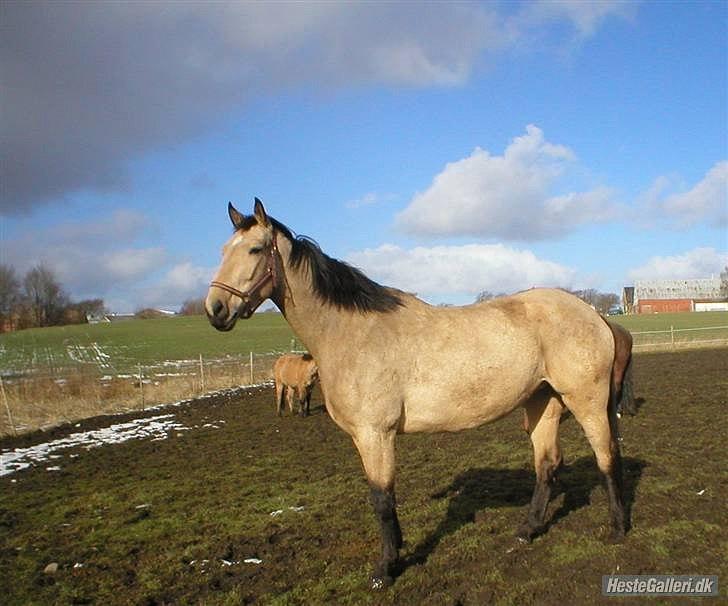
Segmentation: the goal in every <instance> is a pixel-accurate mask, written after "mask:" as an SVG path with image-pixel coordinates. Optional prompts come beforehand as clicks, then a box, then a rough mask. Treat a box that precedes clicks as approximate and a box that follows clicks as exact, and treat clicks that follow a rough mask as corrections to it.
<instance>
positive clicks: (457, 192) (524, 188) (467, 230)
mask: <svg viewBox="0 0 728 606" xmlns="http://www.w3.org/2000/svg"><path fill="white" fill-rule="evenodd" d="M575 160H576V157H575V155H574V153H573V152H572V151H571V150H570V149H569V148H568V147H565V146H563V145H554V144H552V143H549V142H548V141H546V140H545V138H544V135H543V132H542V131H541V129H539V128H538V127H536V126H533V125H529V126H527V127H526V134H524V135H522V136H520V137H516V138H515V139H514V140H513V141H512V142H511V144H510V145H509V146H508V147H507V148H506V150H505V152H504V154H503V155H502V156H493V155H491V154H490V153H489V152H487V151H485V150H483V149H480V148H477V149H476V150H475V151H474V152H473V153H472V154H471V155H470V156H469V157H467V158H464V159H462V160H458V161H456V162H452V163H449V164H447V165H446V166H445V168H444V170H443V171H442V172H441V173H439V174H438V175H436V176H435V178H434V179H433V181H432V185H431V186H430V187H429V188H428V189H427V190H426V191H424V192H422V193H418V194H416V195H415V196H414V198H413V199H412V201H411V202H410V204H409V206H407V208H405V210H404V211H402V212H401V213H400V214H399V215H398V216H397V219H396V222H397V225H398V226H399V227H400V228H401V229H402V230H404V231H406V232H409V233H412V234H416V235H423V236H454V235H470V236H485V237H487V236H494V237H500V238H505V239H513V240H515V239H521V240H526V239H534V238H548V237H553V236H558V235H562V234H564V233H566V232H568V231H570V230H572V229H574V228H575V227H577V226H578V225H581V224H584V223H589V222H595V221H605V220H608V219H610V218H612V216H613V215H614V213H615V209H616V203H615V202H614V201H613V196H614V194H613V192H612V191H611V190H609V189H608V188H605V187H601V188H598V189H595V190H593V191H587V192H575V193H568V194H564V195H559V196H555V197H552V196H551V195H550V192H551V189H552V186H553V185H554V183H555V182H556V181H557V180H558V178H559V177H561V176H562V175H564V173H565V172H566V170H567V169H568V167H569V166H570V165H571V164H572V163H574V161H575Z"/></svg>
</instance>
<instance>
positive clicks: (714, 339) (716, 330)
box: [632, 325, 728, 352]
mask: <svg viewBox="0 0 728 606" xmlns="http://www.w3.org/2000/svg"><path fill="white" fill-rule="evenodd" d="M632 337H633V338H634V345H633V349H634V350H635V351H643V352H646V351H665V350H674V349H690V348H700V347H728V325H727V326H701V327H697V328H675V327H673V326H670V328H669V329H665V330H644V331H635V332H633V333H632Z"/></svg>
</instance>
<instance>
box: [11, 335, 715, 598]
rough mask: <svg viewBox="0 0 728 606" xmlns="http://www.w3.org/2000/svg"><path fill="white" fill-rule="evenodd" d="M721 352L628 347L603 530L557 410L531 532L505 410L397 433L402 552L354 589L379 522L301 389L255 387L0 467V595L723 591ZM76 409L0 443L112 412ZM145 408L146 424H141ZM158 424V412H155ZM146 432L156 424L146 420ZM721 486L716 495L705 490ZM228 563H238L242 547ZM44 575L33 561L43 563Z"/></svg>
mask: <svg viewBox="0 0 728 606" xmlns="http://www.w3.org/2000/svg"><path fill="white" fill-rule="evenodd" d="M727 367H728V349H716V350H698V351H681V352H674V353H653V354H640V355H639V356H637V357H636V365H635V395H636V396H637V397H638V398H640V399H641V401H642V402H643V403H642V406H641V408H640V410H639V413H638V415H637V416H636V417H625V418H623V419H622V420H621V422H620V423H621V432H622V435H623V442H622V452H623V455H624V464H625V485H626V500H627V503H628V504H629V506H630V509H631V519H632V529H631V531H630V532H629V533H628V534H627V537H626V539H625V541H624V543H623V544H621V545H611V544H608V543H606V542H605V541H604V538H605V536H606V533H607V530H608V512H607V498H606V495H605V491H604V489H603V488H602V485H601V480H600V477H599V474H598V472H597V469H596V465H595V461H594V456H593V453H592V452H591V450H590V448H589V446H588V444H587V442H586V439H585V437H584V434H583V431H582V430H581V428H579V427H578V425H577V424H576V423H575V421H574V419H573V418H571V419H568V420H566V421H565V422H564V423H563V424H562V425H561V435H562V446H563V450H564V456H565V462H566V468H565V469H564V471H563V473H562V474H561V475H560V476H559V481H558V483H557V488H556V489H555V492H554V496H553V500H552V502H551V505H550V507H549V513H548V519H549V528H548V531H547V532H546V533H545V534H544V535H543V536H540V537H539V538H537V539H536V540H535V541H534V542H533V543H532V544H531V545H525V546H524V545H518V544H517V543H516V541H515V540H514V533H515V531H516V528H517V527H518V525H519V524H520V523H521V522H522V520H523V518H524V516H525V515H526V511H527V508H528V503H529V501H530V498H531V491H532V488H533V481H534V473H533V463H532V454H531V446H530V443H529V440H528V438H527V437H526V435H525V434H524V432H523V430H522V429H521V426H520V415H517V414H516V415H510V416H508V417H506V418H504V419H502V420H501V421H499V422H497V423H494V424H491V425H486V426H484V427H481V428H478V429H474V430H468V431H463V432H459V433H454V434H436V435H422V434H418V435H404V436H399V437H398V441H397V470H398V472H397V473H398V475H397V501H398V507H399V518H400V521H401V523H402V529H403V532H404V538H405V546H404V549H403V550H402V557H403V566H402V569H401V573H400V575H399V577H398V578H397V580H396V583H395V585H394V587H392V588H391V589H388V590H386V591H384V592H383V593H378V594H373V593H371V592H370V591H369V590H368V584H367V576H368V574H369V573H370V571H371V565H372V562H373V561H374V559H375V557H376V555H377V554H378V547H379V543H378V532H377V525H376V521H375V518H374V515H373V513H372V510H371V505H370V504H369V499H368V489H367V485H366V482H365V480H364V476H363V473H362V469H361V462H360V461H359V458H358V456H357V454H356V451H355V449H354V447H353V445H352V443H351V439H350V438H349V437H348V436H347V435H346V434H345V433H343V432H342V431H341V430H340V429H338V428H337V427H336V426H335V425H334V423H333V422H332V421H331V419H330V418H329V417H328V415H327V414H326V413H325V412H324V411H323V410H322V408H321V399H320V395H319V394H317V393H316V394H315V396H314V401H313V406H312V412H313V414H312V416H311V417H309V418H307V419H301V418H298V417H291V416H285V417H283V418H280V419H279V418H277V417H276V416H275V414H274V407H273V393H272V389H270V388H265V389H258V390H254V391H249V392H246V393H242V392H238V393H235V394H229V395H225V396H218V397H215V398H209V399H205V400H199V401H197V402H191V403H189V404H186V405H184V406H180V407H174V408H168V409H165V410H164V411H154V412H147V413H146V415H142V416H146V417H149V419H148V421H149V422H150V423H151V422H153V421H154V419H155V418H158V417H159V415H162V414H164V415H167V416H168V418H166V419H163V420H165V421H168V422H170V424H169V425H167V428H166V429H165V428H161V429H159V430H158V431H157V432H156V433H155V434H154V435H153V436H149V437H147V438H138V439H132V440H129V441H127V442H124V443H116V444H107V445H105V446H98V447H97V448H94V449H92V450H87V449H86V448H85V447H83V446H76V447H73V448H67V449H65V450H62V451H58V452H57V453H48V450H47V449H45V448H42V447H40V448H38V449H37V450H39V451H41V452H46V453H47V454H51V455H52V456H53V457H56V458H50V457H48V458H47V459H46V460H45V461H41V462H37V463H35V464H33V465H32V466H31V467H30V468H28V469H25V470H23V471H18V472H15V473H11V474H9V475H4V476H1V477H0V495H2V498H1V499H0V595H1V596H2V599H0V601H2V603H3V604H4V605H6V606H21V605H22V606H25V605H28V604H38V605H41V604H43V605H49V606H52V605H63V606H65V605H68V604H104V605H109V606H117V605H119V606H127V605H128V604H147V605H160V606H161V605H162V604H195V605H200V606H218V605H230V606H232V605H235V606H239V605H241V604H272V605H276V606H293V605H298V604H301V605H306V606H308V605H311V604H316V605H318V604H342V605H344V604H383V605H386V604H398V605H403V606H404V605H407V606H408V605H411V604H420V605H422V606H429V605H432V606H456V605H458V606H480V605H481V604H496V605H498V604H500V605H510V604H513V605H518V606H523V605H528V604H539V605H540V604H561V605H568V604H606V605H610V604H625V603H627V604H629V603H640V604H642V603H645V604H661V603H668V602H669V603H670V604H685V603H714V602H720V600H723V601H722V602H721V603H725V596H726V589H725V583H726V579H728V567H727V566H728V564H727V563H728V559H726V557H725V554H726V549H728V530H727V528H726V524H725V503H726V501H728V487H727V486H726V483H725V462H726V461H725V447H724V446H725V436H724V428H723V424H722V423H720V422H716V421H717V420H720V419H722V418H723V417H724V415H725V406H726V393H728V391H727V390H728V382H727V381H728V379H727V377H728V374H726V368H727ZM131 419H132V417H131V415H129V416H125V417H121V418H119V417H114V418H109V417H105V418H104V417H99V418H95V419H88V420H87V421H83V422H81V423H80V424H79V426H78V427H74V426H67V427H63V428H57V429H55V430H53V431H51V432H50V433H42V434H41V433H35V434H31V435H27V436H22V437H18V438H6V439H3V440H0V452H2V453H5V454H7V453H9V452H11V451H14V449H23V448H29V447H32V446H34V445H35V446H39V445H41V444H44V443H47V442H48V441H49V440H60V439H63V438H67V437H69V436H70V435H71V434H74V433H76V432H87V431H88V432H90V431H97V430H100V429H102V428H108V426H110V425H111V424H114V423H122V422H129V421H130V420H131ZM154 422H156V421H154ZM171 422H173V424H172V423H171ZM160 432H161V435H160ZM721 503H723V505H721ZM246 560H247V561H246ZM52 563H55V564H57V570H56V571H55V572H48V573H46V572H44V570H45V569H46V567H47V566H48V565H49V564H52ZM615 573H620V574H689V575H694V574H715V575H718V576H719V588H720V591H721V595H722V598H720V599H719V600H708V601H705V600H701V599H694V600H692V601H691V600H686V599H683V598H662V599H660V598H604V597H603V596H602V595H601V579H602V575H603V574H615Z"/></svg>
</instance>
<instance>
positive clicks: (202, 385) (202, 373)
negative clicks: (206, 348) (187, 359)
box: [200, 354, 205, 393]
mask: <svg viewBox="0 0 728 606" xmlns="http://www.w3.org/2000/svg"><path fill="white" fill-rule="evenodd" d="M200 391H201V392H202V393H205V368H204V366H202V354H200Z"/></svg>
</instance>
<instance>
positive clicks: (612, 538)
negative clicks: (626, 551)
mask: <svg viewBox="0 0 728 606" xmlns="http://www.w3.org/2000/svg"><path fill="white" fill-rule="evenodd" d="M624 536H625V532H624V530H622V529H618V530H615V529H612V531H611V532H610V533H609V536H608V537H607V543H609V544H611V545H619V544H620V543H623V542H624Z"/></svg>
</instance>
